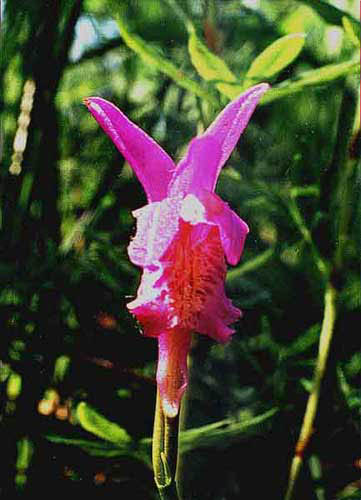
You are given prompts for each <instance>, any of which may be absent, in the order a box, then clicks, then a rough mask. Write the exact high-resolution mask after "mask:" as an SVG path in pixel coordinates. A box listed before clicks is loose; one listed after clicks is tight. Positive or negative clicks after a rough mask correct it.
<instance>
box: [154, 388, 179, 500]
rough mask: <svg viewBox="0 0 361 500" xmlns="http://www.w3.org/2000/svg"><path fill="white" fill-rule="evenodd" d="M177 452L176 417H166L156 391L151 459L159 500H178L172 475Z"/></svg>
mask: <svg viewBox="0 0 361 500" xmlns="http://www.w3.org/2000/svg"><path fill="white" fill-rule="evenodd" d="M177 451H178V416H177V417H174V418H169V417H167V416H166V415H165V414H164V412H163V408H162V402H161V399H160V395H159V390H157V402H156V407H155V416H154V429H153V448H152V459H153V469H154V481H155V484H156V485H157V488H158V492H159V497H160V498H161V500H178V495H177V489H176V485H175V481H174V475H175V470H176V464H177Z"/></svg>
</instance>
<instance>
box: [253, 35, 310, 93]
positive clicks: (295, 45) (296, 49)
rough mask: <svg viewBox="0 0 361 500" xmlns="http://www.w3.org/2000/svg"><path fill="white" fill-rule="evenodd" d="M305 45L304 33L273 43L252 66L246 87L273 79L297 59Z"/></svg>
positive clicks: (285, 37)
mask: <svg viewBox="0 0 361 500" xmlns="http://www.w3.org/2000/svg"><path fill="white" fill-rule="evenodd" d="M304 43H305V34H304V33H294V34H291V35H286V36H283V37H282V38H279V39H278V40H276V41H275V42H273V43H271V45H269V46H268V47H267V48H266V49H265V50H264V51H263V52H261V54H260V55H259V56H257V57H256V59H255V60H254V61H253V63H252V64H251V67H250V68H249V70H248V71H247V74H246V78H245V84H244V85H245V87H248V86H249V85H253V84H255V83H257V82H260V81H263V80H265V79H268V78H271V77H273V76H274V75H276V74H277V73H279V72H280V71H281V70H282V69H284V68H285V67H286V66H288V65H289V64H290V63H291V62H292V61H294V60H295V59H296V57H297V56H298V54H299V53H300V52H301V50H302V47H303V45H304Z"/></svg>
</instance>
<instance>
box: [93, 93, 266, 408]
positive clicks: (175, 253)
mask: <svg viewBox="0 0 361 500" xmlns="http://www.w3.org/2000/svg"><path fill="white" fill-rule="evenodd" d="M267 89H268V85H267V84H259V85H256V86H254V87H252V88H250V89H248V90H247V91H246V92H244V93H243V94H242V95H240V96H239V97H238V98H237V99H235V100H234V101H232V102H231V103H230V104H228V106H226V108H225V109H224V110H223V111H222V112H221V113H220V115H219V116H218V117H217V118H216V120H215V121H214V122H213V123H212V124H211V125H210V127H209V128H208V129H207V130H206V131H205V132H204V133H203V134H202V135H201V136H198V137H196V138H194V139H193V140H192V141H191V142H190V145H189V147H188V151H187V153H186V155H185V157H184V158H183V159H182V160H181V161H180V162H179V164H178V165H177V166H176V165H175V163H174V162H173V160H172V159H171V158H170V157H169V156H168V154H167V153H166V152H165V151H164V150H163V149H162V148H161V147H160V146H159V145H158V144H157V143H156V142H155V141H154V140H153V139H152V138H151V137H149V136H148V135H147V134H146V133H145V132H144V131H142V130H141V129H140V128H138V127H137V126H136V125H135V124H134V123H132V122H131V121H130V120H129V119H128V118H127V117H126V116H125V115H124V114H123V113H122V112H121V111H120V110H119V109H118V108H116V107H115V106H114V105H113V104H111V103H110V102H108V101H106V100H104V99H102V98H100V97H90V98H88V99H86V100H85V104H86V105H87V107H88V109H89V111H90V112H91V114H92V115H93V116H94V118H95V119H96V120H97V121H98V123H99V124H100V125H101V127H102V128H103V130H104V131H105V132H106V133H107V134H108V136H109V137H110V139H111V140H112V141H113V143H114V144H115V146H116V147H117V148H118V150H119V151H120V152H121V153H122V155H123V156H124V157H125V159H126V160H127V162H128V163H129V164H130V166H131V167H132V168H133V170H134V172H135V174H136V175H137V177H138V179H139V180H140V182H141V183H142V185H143V188H144V190H145V192H146V195H147V199H148V204H147V205H146V206H144V207H142V208H139V209H137V210H135V211H134V212H133V215H134V217H135V218H136V219H137V232H136V235H135V237H134V239H133V240H132V241H131V243H130V245H129V247H128V253H129V258H130V260H131V261H132V262H133V264H135V265H137V266H139V267H141V268H142V269H143V274H142V278H141V283H140V286H139V289H138V295H137V298H136V299H135V300H133V301H132V302H130V303H129V304H128V309H129V310H130V311H131V313H132V314H133V315H134V316H135V317H136V318H137V320H138V321H139V323H140V325H141V326H142V328H143V331H144V334H145V335H147V336H151V337H156V338H157V339H158V344H159V358H158V367H157V384H158V388H159V393H160V398H161V402H162V407H163V412H164V414H165V415H166V416H167V417H170V418H172V417H175V416H176V415H177V414H178V411H179V405H180V401H181V398H182V395H183V393H184V391H185V389H186V387H187V381H188V374H187V354H188V352H189V349H190V343H191V334H192V333H193V332H196V333H200V334H205V335H208V336H209V337H211V338H212V339H214V340H216V341H218V342H221V343H225V342H227V341H228V340H229V339H230V336H231V335H232V333H234V330H232V329H231V328H230V327H229V325H230V324H232V323H234V322H235V321H236V320H238V319H239V318H240V316H241V311H240V310H239V309H237V308H236V307H234V306H233V305H232V303H231V301H230V300H229V299H228V298H227V297H226V295H225V291H224V282H225V276H226V260H227V261H228V263H229V264H232V265H235V264H237V263H238V261H239V259H240V256H241V253H242V250H243V246H244V242H245V238H246V236H247V233H248V226H247V224H246V223H245V222H244V221H243V220H242V219H241V218H240V217H239V216H238V215H237V214H236V213H235V212H234V211H232V210H231V209H230V208H229V206H228V204H227V203H225V202H224V201H222V200H221V198H220V197H219V196H217V194H215V192H214V190H215V186H216V183H217V178H218V175H219V173H220V171H221V168H222V167H223V165H224V164H225V162H226V161H227V160H228V158H229V156H230V154H231V153H232V151H233V149H234V147H235V146H236V143H237V141H238V139H239V137H240V135H241V133H242V132H243V130H244V129H245V127H246V125H247V123H248V121H249V119H250V117H251V115H252V113H253V111H254V109H255V107H256V105H257V103H258V102H259V100H260V98H261V97H262V95H263V94H264V92H266V90H267Z"/></svg>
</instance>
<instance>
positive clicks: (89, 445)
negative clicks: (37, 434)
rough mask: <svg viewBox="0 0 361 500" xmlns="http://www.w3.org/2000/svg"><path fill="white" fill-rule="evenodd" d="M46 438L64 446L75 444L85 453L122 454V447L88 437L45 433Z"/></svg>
mask: <svg viewBox="0 0 361 500" xmlns="http://www.w3.org/2000/svg"><path fill="white" fill-rule="evenodd" d="M45 437H46V439H48V441H51V442H52V443H56V444H64V445H66V446H76V447H77V448H81V449H82V450H84V451H85V452H86V453H89V455H91V456H95V457H119V456H121V455H124V449H121V448H119V447H118V446H115V445H113V444H111V443H107V442H104V441H91V440H89V439H77V438H68V437H63V436H58V435H57V434H47V435H46V436H45Z"/></svg>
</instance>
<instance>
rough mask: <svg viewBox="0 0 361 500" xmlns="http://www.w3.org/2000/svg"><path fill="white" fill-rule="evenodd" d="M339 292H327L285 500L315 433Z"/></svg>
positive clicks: (292, 489)
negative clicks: (310, 386)
mask: <svg viewBox="0 0 361 500" xmlns="http://www.w3.org/2000/svg"><path fill="white" fill-rule="evenodd" d="M336 299H337V292H336V290H335V288H334V287H333V286H332V284H331V283H328V285H327V287H326V291H325V297H324V303H325V309H324V316H323V321H322V328H321V335H320V343H319V348H318V356H317V362H316V368H315V372H314V381H313V387H312V391H311V393H310V395H309V398H308V402H307V407H306V412H305V415H304V418H303V423H302V428H301V432H300V436H299V438H298V442H297V445H296V449H295V455H294V457H293V460H292V464H291V470H290V475H289V480H288V486H287V492H286V495H285V500H291V498H292V496H293V492H294V488H295V484H296V481H297V478H298V475H299V472H300V470H301V467H302V463H303V456H304V453H305V450H306V448H307V445H308V443H309V441H310V438H311V436H312V433H313V424H314V420H315V417H316V413H317V407H318V402H319V399H320V392H321V385H322V380H323V376H324V374H325V370H326V364H327V358H328V354H329V351H330V345H331V340H332V336H333V332H334V326H335V320H336Z"/></svg>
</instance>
